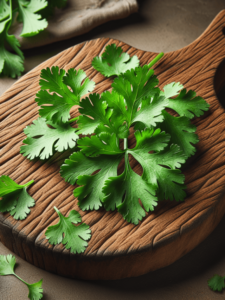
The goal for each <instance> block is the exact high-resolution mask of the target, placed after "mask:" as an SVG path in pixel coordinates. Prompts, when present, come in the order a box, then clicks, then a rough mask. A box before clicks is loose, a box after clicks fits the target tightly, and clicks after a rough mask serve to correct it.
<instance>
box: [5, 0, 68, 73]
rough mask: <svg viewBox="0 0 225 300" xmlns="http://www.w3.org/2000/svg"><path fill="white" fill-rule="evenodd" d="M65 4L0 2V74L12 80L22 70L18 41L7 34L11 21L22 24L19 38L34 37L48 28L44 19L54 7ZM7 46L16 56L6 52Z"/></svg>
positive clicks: (60, 1) (61, 0) (59, 0)
mask: <svg viewBox="0 0 225 300" xmlns="http://www.w3.org/2000/svg"><path fill="white" fill-rule="evenodd" d="M65 3H66V0H56V1H53V0H48V1H47V0H30V1H26V0H10V1H7V0H1V1H0V74H3V75H6V76H10V77H13V78H14V77H16V76H20V75H21V72H22V71H23V70H24V66H23V61H24V56H23V53H22V51H21V50H20V49H19V47H20V44H19V41H18V40H17V39H16V38H15V36H14V35H10V34H9V32H10V28H11V25H12V23H13V20H15V19H16V21H18V22H22V23H23V29H22V32H21V34H20V35H21V36H23V37H30V36H34V35H36V34H38V33H39V32H40V31H42V30H44V29H45V28H46V27H47V26H48V22H47V21H46V19H45V17H46V16H49V15H50V14H52V11H53V9H54V7H58V8H61V7H63V6H64V5H65ZM7 44H8V45H9V46H10V48H12V50H13V51H15V52H16V54H14V53H11V52H10V51H8V50H7V49H8V45H7ZM6 45H7V47H6Z"/></svg>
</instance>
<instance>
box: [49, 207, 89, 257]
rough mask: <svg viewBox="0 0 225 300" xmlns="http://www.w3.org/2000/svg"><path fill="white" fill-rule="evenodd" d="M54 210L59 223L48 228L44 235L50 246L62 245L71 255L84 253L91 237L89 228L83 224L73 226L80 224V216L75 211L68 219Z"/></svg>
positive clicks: (71, 212)
mask: <svg viewBox="0 0 225 300" xmlns="http://www.w3.org/2000/svg"><path fill="white" fill-rule="evenodd" d="M54 209H55V211H56V212H57V214H58V216H59V222H58V223H57V224H56V225H53V226H50V227H48V229H47V231H46V233H45V236H46V238H47V239H48V241H49V243H50V244H52V245H56V244H59V243H62V244H63V245H64V246H65V248H66V249H71V250H70V251H71V253H82V252H84V251H85V248H86V247H87V245H88V243H87V240H89V239H90V237H91V230H90V229H89V226H88V225H86V224H85V223H82V224H80V225H77V226H74V225H73V224H77V223H80V222H81V216H80V214H79V213H78V212H77V211H75V210H72V211H70V213H69V216H68V217H64V216H63V215H62V214H61V212H60V211H59V210H58V209H57V208H56V207H54ZM72 223H73V224H72Z"/></svg>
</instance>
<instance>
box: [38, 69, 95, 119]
mask: <svg viewBox="0 0 225 300" xmlns="http://www.w3.org/2000/svg"><path fill="white" fill-rule="evenodd" d="M41 78H42V79H41V80H40V86H41V91H39V92H38V93H37V98H36V99H35V101H36V102H37V103H38V105H39V106H40V107H41V109H40V110H39V114H40V116H42V117H44V118H46V119H47V120H49V121H50V120H51V121H52V122H54V123H57V122H63V123H65V122H67V121H68V120H69V118H70V109H71V108H72V107H73V106H74V105H79V102H80V99H81V97H82V96H83V95H85V94H86V93H87V92H91V91H92V90H93V89H94V86H95V83H94V82H93V81H90V79H88V78H86V74H85V72H84V71H82V70H78V71H76V70H74V69H69V70H68V72H67V73H66V74H65V71H64V70H63V69H59V67H52V68H51V69H49V68H47V69H46V70H42V72H41ZM85 78H86V79H85ZM68 87H70V88H71V89H72V91H71V90H70V89H69V88H68ZM47 90H49V92H50V93H52V92H54V93H53V94H50V93H49V92H47ZM49 105H50V106H49Z"/></svg>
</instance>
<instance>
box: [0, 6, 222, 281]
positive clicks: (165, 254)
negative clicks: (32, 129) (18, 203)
mask: <svg viewBox="0 0 225 300" xmlns="http://www.w3.org/2000/svg"><path fill="white" fill-rule="evenodd" d="M224 26H225V11H222V12H221V13H220V14H219V15H218V16H217V17H216V18H215V19H214V21H213V22H212V23H211V25H210V26H209V27H208V28H207V30H206V31H205V32H204V33H203V34H202V35H201V36H200V37H199V38H198V39H197V40H196V41H194V42H193V43H192V44H190V45H188V46H187V47H185V48H182V49H180V50H177V51H173V52H169V53H166V54H165V56H164V57H163V59H162V60H161V61H160V62H159V63H158V64H157V65H156V67H155V72H156V74H157V75H158V77H159V81H160V86H163V85H165V84H167V83H169V82H172V81H180V82H181V83H182V84H183V85H184V86H185V88H187V89H194V90H195V91H196V92H197V95H199V96H202V97H203V98H204V99H206V101H207V102H208V103H210V110H209V112H207V113H206V114H205V115H204V116H203V117H201V118H196V119H194V120H193V123H194V124H195V125H197V134H198V136H199V139H200V142H199V143H198V144H197V152H196V155H195V156H194V157H193V159H192V161H191V162H190V164H189V166H188V167H187V168H186V169H185V171H184V173H185V177H186V181H185V183H186V185H187V198H186V199H185V201H184V202H182V203H179V204H177V203H175V202H170V201H163V202H161V203H160V204H159V206H158V207H157V208H156V210H155V211H154V212H153V213H148V214H146V217H145V218H144V220H143V221H142V222H141V223H139V225H138V226H135V225H133V224H128V223H127V222H126V221H124V220H123V218H122V216H121V215H120V214H119V213H117V212H106V211H104V209H100V210H99V211H86V212H83V211H81V210H80V209H79V207H78V205H77V199H74V197H73V189H74V187H73V186H71V185H69V184H68V183H65V182H64V180H63V179H62V178H61V177H60V174H59V166H60V165H61V163H62V162H63V160H64V158H65V157H67V156H68V155H69V153H67V154H60V153H58V154H55V155H54V156H53V157H52V158H51V159H50V160H49V161H48V162H41V161H39V160H34V161H29V160H28V159H26V158H25V157H23V156H22V155H21V154H19V150H20V146H21V145H22V140H23V139H24V133H23V129H24V128H25V126H27V125H30V124H31V123H32V121H33V120H34V119H36V118H37V116H38V107H37V105H36V103H35V102H34V98H35V94H36V92H37V91H38V90H39V86H38V81H39V76H40V71H41V69H43V68H46V67H51V66H53V65H58V66H59V67H61V68H65V69H69V68H76V69H78V68H82V69H84V70H85V71H86V73H87V75H88V76H89V77H90V78H91V79H92V80H94V81H95V82H96V88H95V92H102V91H103V90H105V89H109V88H110V85H111V82H112V81H111V80H110V79H106V78H104V77H103V76H102V75H101V74H99V73H98V72H96V71H95V70H94V69H93V68H92V67H91V61H92V58H93V57H94V56H96V55H99V54H101V53H102V52H103V51H104V48H105V46H106V45H108V44H111V43H116V44H117V45H119V46H122V47H123V50H124V51H128V53H129V54H130V55H134V54H135V55H137V56H138V57H139V59H140V61H141V64H142V65H143V64H146V63H149V61H150V60H152V59H153V58H154V57H155V56H156V55H157V53H152V52H146V51H141V50H138V49H135V48H133V47H131V46H128V45H127V44H124V43H122V42H119V41H117V40H112V39H98V40H93V41H89V42H86V43H83V44H80V45H76V46H75V47H72V48H70V49H68V50H66V51H63V52H62V53H60V54H58V55H57V56H55V57H53V58H51V59H49V60H47V61H46V62H44V63H42V64H41V65H40V66H38V67H36V68H35V69H34V70H32V71H31V72H29V73H28V74H26V75H25V76H23V77H22V78H21V79H20V80H18V81H17V82H16V83H15V84H14V85H13V86H12V87H11V88H10V89H9V90H8V91H6V92H5V93H4V95H3V96H2V97H1V99H0V102H1V116H0V121H1V123H0V130H1V131H0V132H1V136H0V143H1V144H0V147H1V158H0V164H1V167H0V174H6V175H9V176H11V178H12V179H14V180H16V182H17V183H19V184H23V183H25V182H27V181H29V180H31V179H34V180H35V184H33V185H32V186H31V187H30V188H29V193H30V195H31V196H32V197H33V198H34V199H35V200H36V206H35V207H33V208H32V209H31V214H30V215H29V216H28V217H27V219H26V220H24V221H15V220H14V219H13V218H12V217H11V216H10V215H9V214H0V238H1V241H2V242H3V244H5V245H6V246H7V247H8V248H9V249H10V250H12V251H14V252H15V253H16V254H18V255H19V256H21V257H22V258H24V259H25V260H27V261H29V262H30V263H32V264H34V265H35V266H38V267H40V268H43V269H45V270H47V271H50V272H53V273H57V274H59V275H63V276H68V277H72V278H83V279H91V280H96V279H120V278H125V277H132V276H138V275H141V274H145V273H147V272H149V271H153V270H156V269H158V268H162V267H164V266H167V265H169V264H171V263H173V262H174V261H176V260H177V259H179V258H180V257H182V256H183V255H185V254H186V253H188V252H189V251H190V250H192V249H193V248H194V247H196V246H197V245H198V244H199V243H200V242H201V241H203V240H204V239H205V238H206V237H207V236H208V235H209V234H210V233H211V232H212V231H213V229H214V228H215V227H216V226H217V224H218V223H219V221H220V220H221V218H222V216H223V215H224V212H225V196H224V191H225V155H224V149H225V134H224V131H225V111H224V109H223V108H222V107H221V105H220V103H219V101H218V99H217V98H216V95H215V90H214V83H213V82H214V77H215V72H216V70H217V68H218V66H219V64H220V63H221V62H222V60H223V59H224V57H225V37H224V34H223V32H222V30H223V28H224ZM219 86H221V83H220V84H219ZM76 114H77V108H76V109H74V111H73V112H72V116H76ZM133 142H134V139H133V138H132V137H131V138H130V140H129V145H131V144H132V143H133ZM133 166H134V168H135V170H136V171H137V172H140V171H141V170H140V169H139V168H138V166H135V162H133ZM54 206H57V207H58V208H59V209H60V210H61V212H62V213H63V214H65V215H68V213H69V211H70V210H71V209H76V210H78V211H79V212H80V214H81V216H82V221H83V222H85V223H87V224H88V225H90V227H91V230H92V238H91V240H90V241H89V244H88V247H87V249H86V251H85V253H84V254H82V255H74V254H71V253H70V252H69V251H68V250H66V249H64V247H63V246H62V245H57V246H55V247H53V246H51V245H49V244H48V241H47V240H46V239H45V235H44V234H45V231H46V229H47V227H48V226H50V225H53V224H55V223H56V222H57V219H58V218H57V215H56V213H55V212H54V210H53V207H54Z"/></svg>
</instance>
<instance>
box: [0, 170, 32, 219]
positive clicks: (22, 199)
mask: <svg viewBox="0 0 225 300" xmlns="http://www.w3.org/2000/svg"><path fill="white" fill-rule="evenodd" d="M32 183H33V180H32V181H30V182H28V183H26V184H24V185H19V184H17V183H16V182H15V181H13V180H12V179H11V178H10V177H8V176H6V175H2V176H1V177H0V197H2V200H0V212H9V213H10V214H11V215H12V216H13V217H14V219H16V220H24V219H25V218H26V217H27V215H28V214H29V213H30V209H29V207H33V206H34V205H35V201H34V199H33V198H32V197H31V196H30V195H29V194H28V193H27V191H26V187H27V186H29V185H30V184H32Z"/></svg>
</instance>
